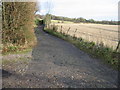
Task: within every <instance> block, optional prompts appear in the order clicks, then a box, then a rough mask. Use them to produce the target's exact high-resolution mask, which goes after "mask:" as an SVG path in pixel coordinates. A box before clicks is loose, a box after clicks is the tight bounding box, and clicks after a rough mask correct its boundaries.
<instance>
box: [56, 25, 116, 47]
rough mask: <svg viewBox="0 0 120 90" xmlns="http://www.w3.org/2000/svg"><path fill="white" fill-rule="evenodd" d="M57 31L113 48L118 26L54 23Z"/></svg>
mask: <svg viewBox="0 0 120 90" xmlns="http://www.w3.org/2000/svg"><path fill="white" fill-rule="evenodd" d="M55 25H57V26H58V30H57V31H59V32H63V33H66V34H69V35H71V36H76V37H81V38H83V39H84V40H87V41H93V42H95V43H96V44H100V43H103V44H104V45H105V46H108V47H110V48H113V49H115V48H116V47H117V44H118V26H117V25H104V24H83V23H79V24H74V23H66V24H65V23H56V24H55Z"/></svg>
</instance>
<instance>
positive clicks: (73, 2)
mask: <svg viewBox="0 0 120 90" xmlns="http://www.w3.org/2000/svg"><path fill="white" fill-rule="evenodd" d="M118 1H119V0H89V1H88V0H42V3H45V2H50V3H51V14H54V15H59V16H67V17H84V18H87V19H90V18H93V19H97V20H101V19H108V20H117V16H118V12H117V11H118ZM41 5H43V6H45V4H41ZM43 9H47V8H45V7H43ZM43 11H44V10H43ZM44 13H45V12H44Z"/></svg>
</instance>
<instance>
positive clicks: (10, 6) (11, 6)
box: [2, 2, 36, 52]
mask: <svg viewBox="0 0 120 90" xmlns="http://www.w3.org/2000/svg"><path fill="white" fill-rule="evenodd" d="M35 6H36V3H34V2H3V3H2V44H3V52H9V51H10V47H13V48H14V47H17V48H15V49H25V48H28V47H29V46H33V45H34V43H35V42H34V41H35V35H34V31H33V24H34V12H35V9H36V8H35ZM15 49H14V50H15ZM14 50H13V51H14Z"/></svg>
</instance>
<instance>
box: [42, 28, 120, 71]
mask: <svg viewBox="0 0 120 90" xmlns="http://www.w3.org/2000/svg"><path fill="white" fill-rule="evenodd" d="M44 31H45V32H47V33H49V34H51V35H54V36H56V37H59V38H61V39H63V40H66V41H68V42H70V43H72V44H74V45H75V46H76V47H78V48H79V49H80V50H82V51H84V52H86V53H88V54H89V55H91V56H93V57H95V58H100V59H101V60H103V62H104V63H106V64H108V65H110V66H112V67H113V68H114V69H116V70H118V69H119V68H118V67H119V60H118V59H119V57H118V56H119V54H120V52H115V50H113V49H111V48H108V47H105V46H104V45H103V44H99V45H96V44H95V43H94V42H88V41H85V40H83V39H82V38H76V37H72V36H70V35H66V34H64V33H61V32H57V31H56V30H52V29H44ZM119 70H120V69H119Z"/></svg>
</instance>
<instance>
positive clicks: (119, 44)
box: [116, 40, 120, 52]
mask: <svg viewBox="0 0 120 90" xmlns="http://www.w3.org/2000/svg"><path fill="white" fill-rule="evenodd" d="M119 47H120V40H119V41H118V45H117V48H116V52H117V50H118V49H119Z"/></svg>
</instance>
